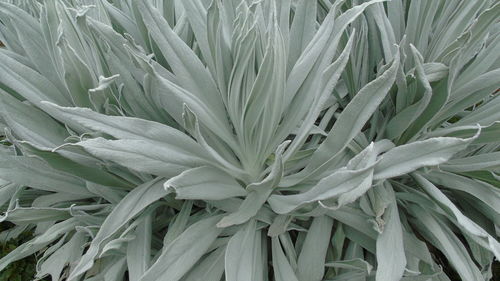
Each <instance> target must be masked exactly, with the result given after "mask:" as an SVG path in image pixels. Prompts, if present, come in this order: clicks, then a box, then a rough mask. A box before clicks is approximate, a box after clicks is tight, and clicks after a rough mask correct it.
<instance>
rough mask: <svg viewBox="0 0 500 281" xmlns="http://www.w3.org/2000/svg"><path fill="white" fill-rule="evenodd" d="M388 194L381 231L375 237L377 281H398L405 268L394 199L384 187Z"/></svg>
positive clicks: (391, 193)
mask: <svg viewBox="0 0 500 281" xmlns="http://www.w3.org/2000/svg"><path fill="white" fill-rule="evenodd" d="M386 189H387V190H388V194H390V196H391V198H390V204H389V206H388V207H387V209H386V210H385V212H384V216H383V220H384V225H383V230H382V233H380V235H379V236H378V237H377V263H378V266H377V273H376V276H375V280H377V281H399V280H401V278H402V277H403V273H404V272H405V266H406V257H405V249H404V245H403V230H402V225H401V221H400V218H399V214H398V206H397V202H396V197H395V196H394V192H393V190H392V188H391V187H390V186H389V188H387V187H386Z"/></svg>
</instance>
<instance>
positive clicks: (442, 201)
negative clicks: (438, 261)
mask: <svg viewBox="0 0 500 281" xmlns="http://www.w3.org/2000/svg"><path fill="white" fill-rule="evenodd" d="M412 176H413V177H414V178H415V179H416V181H417V182H418V183H419V185H420V186H421V187H422V188H423V189H424V190H425V191H426V192H427V194H429V195H430V196H431V197H432V198H433V200H435V201H436V203H438V205H439V206H440V207H441V208H442V209H443V210H444V211H445V212H446V213H448V214H449V215H451V216H452V217H454V219H455V220H456V223H457V224H458V226H459V227H461V228H462V229H464V230H465V231H466V232H467V233H468V234H470V235H472V236H473V237H476V239H474V240H475V241H476V242H477V243H478V244H479V245H481V246H482V247H484V248H486V249H488V250H490V251H491V252H492V253H493V254H495V256H496V257H497V259H499V257H500V243H498V241H497V240H496V239H495V238H494V237H492V236H491V235H490V234H488V232H486V231H485V230H484V229H482V228H481V227H480V226H479V225H477V224H476V223H475V222H474V221H472V220H471V219H469V218H468V217H466V216H465V215H464V214H462V212H461V211H460V210H459V209H458V208H457V206H455V204H453V202H451V200H450V199H448V197H446V195H444V193H442V192H441V191H440V190H439V189H438V188H437V187H436V186H435V185H433V184H432V183H431V182H429V181H428V180H427V179H425V177H423V176H422V175H420V174H419V173H413V174H412Z"/></svg>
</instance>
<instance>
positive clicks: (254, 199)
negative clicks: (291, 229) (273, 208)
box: [217, 141, 289, 227]
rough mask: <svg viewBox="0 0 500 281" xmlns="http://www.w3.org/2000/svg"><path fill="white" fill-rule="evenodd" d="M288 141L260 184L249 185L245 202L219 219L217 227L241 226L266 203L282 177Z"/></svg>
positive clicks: (282, 145)
mask: <svg viewBox="0 0 500 281" xmlns="http://www.w3.org/2000/svg"><path fill="white" fill-rule="evenodd" d="M288 144H289V141H287V142H284V143H282V144H281V145H280V146H279V147H278V148H277V149H276V152H275V157H276V159H275V161H274V163H273V165H272V166H271V171H270V172H269V174H268V175H267V176H266V177H265V178H264V179H263V180H262V181H260V182H255V183H251V184H249V185H248V186H247V187H246V189H247V190H248V191H249V193H248V195H247V196H246V198H245V200H243V202H242V203H241V205H240V207H239V208H238V210H237V211H236V212H234V213H231V214H229V215H227V216H225V217H223V218H222V219H221V221H220V222H218V223H217V226H219V227H228V226H231V225H235V224H242V223H244V222H246V221H248V220H249V219H251V218H252V217H253V216H255V215H256V214H257V213H258V212H259V210H260V209H261V208H262V205H263V204H264V203H265V202H266V200H267V199H268V197H269V195H270V194H271V193H272V191H273V190H274V188H276V187H277V186H278V183H279V181H280V180H281V178H282V177H283V169H284V166H283V160H282V155H283V151H284V150H285V148H286V147H287V146H288Z"/></svg>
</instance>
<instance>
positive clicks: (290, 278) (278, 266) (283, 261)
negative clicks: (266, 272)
mask: <svg viewBox="0 0 500 281" xmlns="http://www.w3.org/2000/svg"><path fill="white" fill-rule="evenodd" d="M272 256H273V271H274V279H275V280H276V281H298V280H299V279H298V278H297V276H296V275H295V271H294V270H293V268H292V266H291V265H290V263H289V262H288V259H287V257H286V256H285V253H284V252H283V249H282V248H281V243H280V241H279V238H278V237H273V238H272Z"/></svg>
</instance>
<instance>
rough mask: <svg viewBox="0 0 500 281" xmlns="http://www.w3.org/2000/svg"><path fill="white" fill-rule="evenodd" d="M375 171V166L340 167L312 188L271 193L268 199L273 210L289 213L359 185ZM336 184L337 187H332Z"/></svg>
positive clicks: (336, 195) (334, 196)
mask: <svg viewBox="0 0 500 281" xmlns="http://www.w3.org/2000/svg"><path fill="white" fill-rule="evenodd" d="M372 173H373V166H371V167H367V168H363V169H359V170H348V169H340V170H338V171H336V172H334V173H332V174H331V175H330V176H328V177H325V178H323V179H322V180H320V181H319V182H318V184H316V185H315V186H313V187H312V188H311V189H309V190H307V191H306V192H303V193H298V194H294V195H277V194H276V195H271V196H270V197H269V199H268V202H269V205H270V206H271V208H272V210H273V211H274V212H276V213H278V214H287V213H289V212H292V211H293V210H295V209H297V208H299V207H300V206H303V205H305V204H308V203H313V202H317V201H321V200H327V199H331V198H336V197H338V196H341V195H342V194H344V193H346V192H349V191H350V190H352V189H354V188H356V187H358V186H359V185H360V184H361V183H363V182H364V181H365V179H366V178H367V177H371V176H370V175H371V174H372ZM332 186H334V187H335V188H331V187H332Z"/></svg>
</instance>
